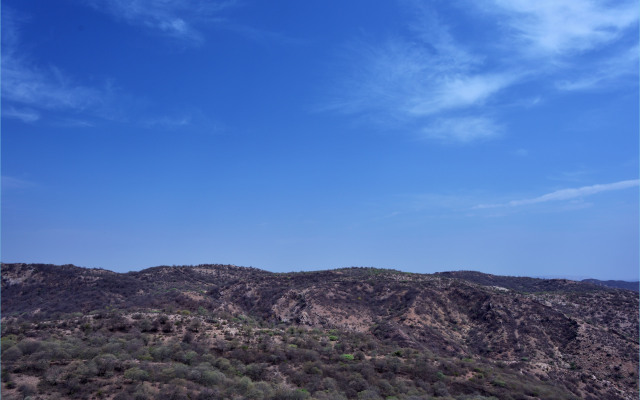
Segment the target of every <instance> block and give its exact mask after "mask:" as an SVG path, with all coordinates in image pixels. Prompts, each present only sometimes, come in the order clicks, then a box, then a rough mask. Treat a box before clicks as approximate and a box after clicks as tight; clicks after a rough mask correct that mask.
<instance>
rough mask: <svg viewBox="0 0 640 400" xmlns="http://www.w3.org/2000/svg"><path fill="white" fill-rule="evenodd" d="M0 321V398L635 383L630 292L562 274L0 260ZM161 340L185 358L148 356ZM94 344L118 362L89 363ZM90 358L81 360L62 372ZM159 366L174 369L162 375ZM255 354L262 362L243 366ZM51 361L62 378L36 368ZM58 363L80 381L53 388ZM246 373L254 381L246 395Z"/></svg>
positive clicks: (537, 394) (520, 392)
mask: <svg viewBox="0 0 640 400" xmlns="http://www.w3.org/2000/svg"><path fill="white" fill-rule="evenodd" d="M2 322H3V324H2V329H3V331H2V336H3V346H2V350H3V368H4V369H3V381H4V382H5V383H4V384H3V388H2V395H3V396H8V397H7V398H11V396H16V398H22V397H19V396H23V395H24V392H25V391H27V392H28V391H33V392H34V394H35V393H37V394H39V395H43V393H50V392H51V391H52V390H53V391H54V392H56V393H58V395H62V396H67V397H69V398H74V397H77V398H89V397H91V396H97V397H96V398H98V397H99V396H98V392H100V393H102V396H103V398H104V397H105V396H106V397H107V398H116V397H117V396H118V395H116V393H121V397H120V398H128V397H122V396H130V397H131V398H145V397H144V396H147V398H155V397H156V396H160V395H161V394H163V393H164V392H163V390H165V391H167V390H173V389H169V388H172V387H179V388H180V390H181V391H182V392H180V393H177V392H176V393H174V394H175V396H178V397H177V398H179V396H180V395H184V396H186V397H185V398H187V397H190V398H195V397H196V396H200V397H198V398H314V399H320V398H331V399H333V398H336V399H339V398H371V399H378V398H387V399H389V398H396V399H409V398H411V399H421V398H425V399H426V398H432V397H434V396H436V397H438V396H439V397H445V398H446V397H448V398H460V399H463V398H469V399H471V398H477V399H482V398H492V397H495V398H500V399H508V398H512V399H532V398H544V399H554V398H556V399H573V398H584V399H635V398H637V393H638V374H637V371H638V322H639V317H638V297H637V293H634V292H632V291H628V290H622V289H611V288H607V287H604V286H599V285H595V284H590V283H581V282H574V281H568V280H542V279H533V278H514V277H500V276H493V275H486V274H480V273H476V272H451V273H440V274H433V275H425V274H410V273H403V272H399V271H393V270H382V269H372V268H350V269H341V270H331V271H318V272H301V273H287V274H276V273H270V272H266V271H262V270H258V269H254V268H242V267H235V266H225V265H200V266H189V267H156V268H150V269H147V270H143V271H140V272H130V273H126V274H117V273H114V272H110V271H106V270H99V269H84V268H78V267H74V266H70V265H67V266H53V265H35V264H3V265H2ZM96 335H99V336H100V337H102V338H103V340H104V341H105V343H107V344H108V343H111V342H114V343H115V342H117V341H118V340H126V341H131V340H138V341H139V342H140V343H141V345H140V347H139V348H138V349H136V351H129V350H126V349H125V347H126V346H125V345H124V344H122V345H121V346H120V348H115V347H114V349H111V350H110V349H109V347H108V346H107V344H105V343H99V344H96V345H95V346H93V345H91V340H92V339H91V338H92V337H94V336H96ZM70 337H73V338H77V340H78V341H80V343H86V347H87V349H86V350H85V353H82V352H79V353H77V354H68V353H69V352H67V354H66V355H65V356H55V355H52V354H53V353H55V352H53V353H52V351H49V352H48V353H47V354H44V355H43V354H40V355H39V357H40V358H39V359H38V360H33V358H34V354H39V351H40V350H39V349H40V347H38V349H36V350H35V351H31V350H33V349H31V350H30V349H29V346H36V345H33V343H53V342H54V341H55V342H56V343H57V344H56V345H55V346H58V347H64V346H65V345H66V344H65V343H66V341H68V340H69V338H70ZM74 343H75V342H74ZM170 345H171V346H174V347H173V350H172V351H173V352H178V353H180V354H183V355H184V354H187V353H189V352H192V353H193V355H192V358H193V360H184V359H175V357H173V356H172V355H171V354H167V355H165V356H157V355H155V353H154V351H155V350H157V348H158V346H170ZM51 346H53V345H51ZM55 346H54V347H55ZM105 346H106V347H105ZM176 346H177V347H176ZM36 347H37V346H36ZM116 347H117V346H116ZM116 350H117V351H116ZM6 352H9V353H8V354H9V356H8V357H7V356H6V354H5V353H6ZM40 352H42V351H40ZM249 353H250V354H251V357H249V356H248V354H249ZM105 354H108V355H110V356H113V357H115V359H116V360H117V362H116V361H114V362H113V364H114V365H118V366H119V367H118V368H116V367H115V366H114V367H113V368H111V369H109V371H108V373H101V371H102V370H101V369H100V368H99V365H101V364H100V362H101V361H99V360H101V359H100V358H99V357H103V358H104V357H105V356H106V355H105ZM42 360H44V361H42ZM221 360H225V361H226V363H230V367H229V368H226V369H225V368H223V367H220V365H219V364H220V363H222V364H224V365H226V364H225V361H221ZM36 361H37V362H39V364H38V363H37V362H36ZM187 361H188V362H187ZM34 363H35V364H37V365H38V366H37V367H34ZM74 363H75V364H74ZM30 365H31V367H29V366H30ZM92 365H96V366H97V367H96V368H97V372H95V373H94V372H92V371H89V372H86V371H85V372H83V373H80V372H77V369H78V368H79V367H78V366H85V367H86V368H90V367H91V366H92ZM163 365H164V367H166V368H165V369H167V368H173V370H175V368H182V367H179V366H180V365H183V366H184V368H186V369H185V370H184V371H186V372H184V373H183V374H179V373H176V372H175V371H174V372H173V373H172V374H169V375H170V378H167V377H166V376H165V375H166V374H165V375H163V373H162V371H163ZM256 365H258V366H259V368H261V371H263V372H262V373H260V374H253V373H250V372H247V371H248V370H249V371H251V368H254V367H255V366H256ZM87 366H88V367H87ZM198 367H202V368H201V369H207V368H208V370H210V371H211V373H217V374H219V375H217V376H218V378H219V379H218V380H217V381H216V382H217V383H216V382H209V381H206V382H205V381H203V380H202V379H201V377H202V375H203V373H204V372H203V371H200V372H198V371H199V370H197V368H198ZM52 368H53V369H55V370H56V371H61V372H60V374H63V373H65V374H67V375H61V376H65V377H66V379H62V378H60V379H58V380H56V379H57V378H51V377H48V376H49V375H51V372H50V371H51V369H52ZM255 368H258V367H255ZM127 371H128V372H127ZM48 374H49V375H48ZM83 374H84V375H83ZM135 374H138V375H140V376H142V378H140V376H138V377H136V376H135ZM190 374H191V375H194V376H195V375H198V374H199V375H198V376H200V378H193V379H192V378H189V376H191V375H190ZM76 375H77V376H76ZM70 376H74V377H76V378H77V379H79V380H83V379H84V380H85V383H84V386H83V387H85V388H86V387H88V388H89V389H82V390H80V389H77V388H75V389H74V388H69V387H67V386H68V385H67V383H68V382H70V381H69V379H68V378H69V377H70ZM239 377H240V378H239ZM244 378H246V379H247V380H245V381H243V382H244V383H242V384H241V383H240V382H239V380H242V379H244ZM176 379H177V380H178V381H175V380H176ZM171 382H173V383H171ZM170 383H171V384H170ZM178 383H179V384H178ZM248 384H250V385H251V387H252V388H253V389H256V388H257V387H260V388H262V389H256V390H254V392H255V393H254V394H253V395H251V396H254V397H251V396H249V394H248V393H249V392H248V389H247V387H248V386H247V385H248ZM87 385H88V386H87ZM176 385H177V386H176ZM242 385H244V386H243V387H244V389H241V388H240V386H242ZM260 385H262V386H260ZM118 387H119V389H117V388H118ZM21 388H22V390H21ZM176 390H177V389H176ZM225 390H227V391H226V392H225ZM229 390H233V393H230V392H228V391H229ZM258 392H260V393H258ZM164 394H165V395H167V396H168V394H167V393H164ZM136 396H138V397H136ZM207 396H209V397H207ZM216 396H218V397H216ZM270 396H271V397H270ZM287 396H289V397H287ZM474 396H475V397H474ZM42 398H57V397H55V396H54V397H46V396H45V397H42Z"/></svg>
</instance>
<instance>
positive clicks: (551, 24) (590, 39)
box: [486, 0, 638, 56]
mask: <svg viewBox="0 0 640 400" xmlns="http://www.w3.org/2000/svg"><path fill="white" fill-rule="evenodd" d="M494 4H495V6H496V7H495V8H489V7H487V8H486V9H487V10H492V11H494V12H497V13H500V14H502V15H504V16H505V17H506V19H507V21H508V22H507V23H508V26H509V27H510V29H511V30H512V31H513V32H515V37H516V38H517V39H519V40H521V41H522V43H524V44H525V45H526V47H523V48H524V49H525V51H533V52H536V53H542V54H544V55H545V56H548V55H550V54H556V55H567V54H574V53H577V52H583V51H587V50H591V49H594V48H597V47H599V46H601V45H603V44H607V43H609V42H612V41H614V40H616V39H618V38H619V37H620V36H621V35H622V34H623V33H624V32H626V31H627V30H628V29H630V28H632V27H633V26H635V25H636V24H637V22H638V10H637V2H635V1H617V2H610V1H597V0H596V1H594V0H574V1H554V0H541V1H535V2H532V1H527V0H496V1H494Z"/></svg>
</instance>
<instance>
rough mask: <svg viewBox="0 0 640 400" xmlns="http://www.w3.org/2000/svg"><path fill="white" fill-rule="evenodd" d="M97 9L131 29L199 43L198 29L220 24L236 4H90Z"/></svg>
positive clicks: (163, 0) (159, 0)
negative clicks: (224, 15)
mask: <svg viewBox="0 0 640 400" xmlns="http://www.w3.org/2000/svg"><path fill="white" fill-rule="evenodd" d="M88 4H90V5H91V6H93V7H94V8H95V9H97V10H100V11H103V12H105V13H108V14H111V15H112V16H114V17H115V18H118V19H121V20H124V21H126V22H127V23H128V24H130V25H138V26H144V27H146V28H148V29H150V30H153V31H156V32H159V33H161V34H164V35H167V36H170V37H174V38H177V39H182V40H187V41H190V42H193V43H199V42H201V41H202V40H203V36H202V34H201V32H200V31H199V30H198V29H197V27H196V25H197V24H198V23H199V22H203V21H206V22H211V21H219V20H220V19H221V17H220V13H221V12H222V11H223V10H224V9H226V8H229V7H231V6H233V5H235V4H236V2H235V1H204V0H191V1H187V0H88Z"/></svg>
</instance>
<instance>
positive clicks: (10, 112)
mask: <svg viewBox="0 0 640 400" xmlns="http://www.w3.org/2000/svg"><path fill="white" fill-rule="evenodd" d="M2 117H3V118H15V119H19V120H20V121H22V122H26V123H30V122H36V121H37V120H39V119H40V113H38V112H37V111H35V110H32V109H30V108H16V107H12V106H8V107H4V108H3V109H2Z"/></svg>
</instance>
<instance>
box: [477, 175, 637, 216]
mask: <svg viewBox="0 0 640 400" xmlns="http://www.w3.org/2000/svg"><path fill="white" fill-rule="evenodd" d="M638 185H640V180H638V179H632V180H626V181H620V182H615V183H607V184H599V185H592V186H583V187H580V188H573V189H562V190H557V191H555V192H551V193H547V194H544V195H542V196H538V197H534V198H530V199H522V200H512V201H509V202H507V203H502V204H480V205H477V206H475V207H473V208H474V209H486V208H502V207H519V206H527V205H532V204H539V203H546V202H550V201H563V200H573V199H578V198H583V197H587V196H592V195H594V194H597V193H602V192H608V191H612V190H622V189H629V188H632V187H637V186H638Z"/></svg>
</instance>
